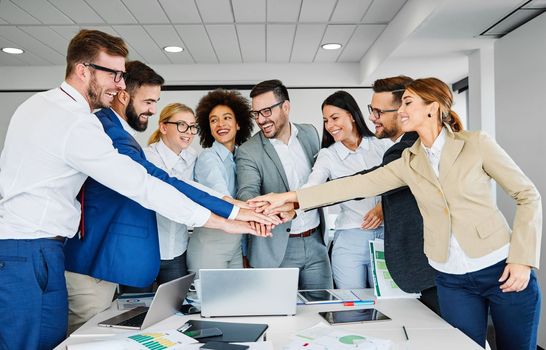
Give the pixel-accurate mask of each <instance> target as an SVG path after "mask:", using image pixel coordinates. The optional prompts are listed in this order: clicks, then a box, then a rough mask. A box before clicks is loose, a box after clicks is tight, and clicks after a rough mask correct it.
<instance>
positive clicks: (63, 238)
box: [46, 236, 66, 242]
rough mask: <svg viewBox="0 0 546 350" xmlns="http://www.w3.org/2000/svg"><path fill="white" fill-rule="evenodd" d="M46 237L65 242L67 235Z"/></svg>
mask: <svg viewBox="0 0 546 350" xmlns="http://www.w3.org/2000/svg"><path fill="white" fill-rule="evenodd" d="M46 239H53V240H55V241H61V242H64V240H65V239H66V237H63V236H55V237H46Z"/></svg>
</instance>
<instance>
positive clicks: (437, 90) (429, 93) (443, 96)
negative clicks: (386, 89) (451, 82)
mask: <svg viewBox="0 0 546 350" xmlns="http://www.w3.org/2000/svg"><path fill="white" fill-rule="evenodd" d="M406 90H409V91H411V92H413V93H415V94H417V95H418V96H419V97H421V98H422V99H423V101H425V103H426V104H427V105H428V104H431V103H433V102H438V104H439V105H440V107H439V110H438V114H439V117H440V122H441V123H445V124H448V125H449V126H450V127H451V129H452V130H453V131H455V132H457V131H461V130H463V124H462V123H461V119H460V118H459V116H458V115H457V113H455V112H454V111H453V110H451V105H452V104H453V94H452V93H451V90H450V89H449V86H447V84H446V83H444V82H443V81H441V80H440V79H436V78H423V79H417V80H414V81H413V82H411V83H409V84H408V86H407V87H406Z"/></svg>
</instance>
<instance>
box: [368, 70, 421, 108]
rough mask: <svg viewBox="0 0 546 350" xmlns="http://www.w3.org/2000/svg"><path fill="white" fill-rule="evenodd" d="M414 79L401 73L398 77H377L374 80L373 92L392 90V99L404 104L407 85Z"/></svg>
mask: <svg viewBox="0 0 546 350" xmlns="http://www.w3.org/2000/svg"><path fill="white" fill-rule="evenodd" d="M412 81H413V79H412V78H410V77H407V76H405V75H399V76H397V77H390V78H384V79H377V80H376V81H374V82H373V86H372V89H373V92H375V93H380V92H390V93H392V101H393V102H394V103H395V104H397V105H401V104H402V95H404V91H405V90H406V86H408V84H409V83H411V82H412Z"/></svg>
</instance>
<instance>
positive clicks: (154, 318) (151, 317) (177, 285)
mask: <svg viewBox="0 0 546 350" xmlns="http://www.w3.org/2000/svg"><path fill="white" fill-rule="evenodd" d="M194 277H195V274H194V273H191V274H189V275H186V276H184V277H180V278H177V279H175V280H172V281H170V282H167V283H163V284H161V285H160V286H159V287H158V288H157V291H156V293H155V296H154V299H153V300H152V303H151V304H150V307H149V308H148V307H144V306H139V307H136V308H134V309H132V310H129V311H126V312H124V313H122V314H120V315H118V316H115V317H112V318H109V319H107V320H105V321H102V322H100V323H99V326H102V327H114V328H126V329H144V328H146V327H149V326H151V325H152V324H154V323H157V322H159V321H162V320H164V319H166V318H167V317H169V316H171V315H174V314H175V313H177V312H178V309H179V308H180V306H181V305H182V303H183V302H184V298H185V297H186V293H188V289H190V285H191V283H192V282H193V278H194Z"/></svg>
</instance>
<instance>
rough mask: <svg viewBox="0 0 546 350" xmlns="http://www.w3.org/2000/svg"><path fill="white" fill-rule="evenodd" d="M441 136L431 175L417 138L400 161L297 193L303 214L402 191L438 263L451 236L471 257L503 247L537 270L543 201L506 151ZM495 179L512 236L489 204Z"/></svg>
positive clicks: (481, 140)
mask: <svg viewBox="0 0 546 350" xmlns="http://www.w3.org/2000/svg"><path fill="white" fill-rule="evenodd" d="M446 128H447V137H446V143H445V145H444V149H443V150H442V156H441V159H440V176H439V177H436V175H435V173H434V170H433V169H432V167H431V165H430V163H429V161H428V158H427V157H426V155H425V150H424V149H423V147H422V146H421V141H420V140H417V141H416V142H415V144H414V145H413V146H412V147H411V148H408V149H406V150H405V151H404V153H403V154H402V157H401V158H400V159H398V160H396V161H393V162H391V163H389V164H387V165H386V166H384V167H382V168H379V169H377V170H375V171H373V172H370V173H367V174H364V175H356V176H351V177H346V178H342V179H338V180H334V181H330V182H328V183H326V184H323V185H320V186H315V187H309V188H306V189H301V190H298V191H297V195H298V200H299V203H300V208H302V209H304V210H307V209H313V208H316V207H320V206H324V205H329V204H333V203H337V202H341V201H345V200H348V199H353V198H361V197H370V196H376V195H378V194H381V193H384V192H386V191H389V190H391V189H395V188H398V187H401V186H405V185H407V186H409V188H410V189H411V192H412V193H413V195H414V196H415V199H416V200H417V204H418V206H419V210H420V211H421V214H422V216H423V224H424V233H423V234H424V251H425V254H426V255H427V256H428V257H429V258H430V259H431V260H433V261H436V262H439V263H441V262H445V261H446V260H447V258H448V249H449V241H450V237H451V234H454V235H455V237H456V238H457V241H458V242H459V244H460V245H461V248H462V249H463V250H464V252H465V253H466V254H467V255H468V256H469V257H471V258H478V257H481V256H484V255H486V254H488V253H490V252H492V251H494V250H496V249H499V248H501V247H502V246H503V245H505V244H506V243H510V253H509V256H508V260H507V261H508V262H509V263H517V264H524V265H529V266H533V267H537V268H538V266H539V259H540V239H541V234H542V203H541V199H540V194H539V193H538V191H537V189H536V187H535V186H534V185H533V183H532V182H531V181H530V180H529V178H527V176H525V174H523V172H522V171H521V169H520V168H519V167H518V166H517V165H516V164H515V163H514V161H513V160H512V159H511V158H510V157H509V156H508V154H506V152H505V151H504V150H503V149H502V148H501V147H500V146H499V145H498V144H497V143H496V142H495V141H494V140H493V139H491V138H490V137H489V136H488V135H486V134H484V133H482V132H469V131H461V132H456V133H454V132H452V131H451V130H450V129H449V127H446ZM491 179H494V180H495V181H496V182H497V184H499V185H500V186H501V187H502V188H503V189H504V191H505V192H506V193H508V194H509V195H510V196H511V197H512V198H514V200H515V201H516V203H517V209H516V215H515V218H514V223H513V231H511V230H510V227H509V226H508V224H507V222H506V219H505V218H504V216H503V215H502V214H501V212H500V211H499V209H498V208H497V206H496V204H495V199H494V198H493V196H492V193H491V186H490V184H491Z"/></svg>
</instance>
